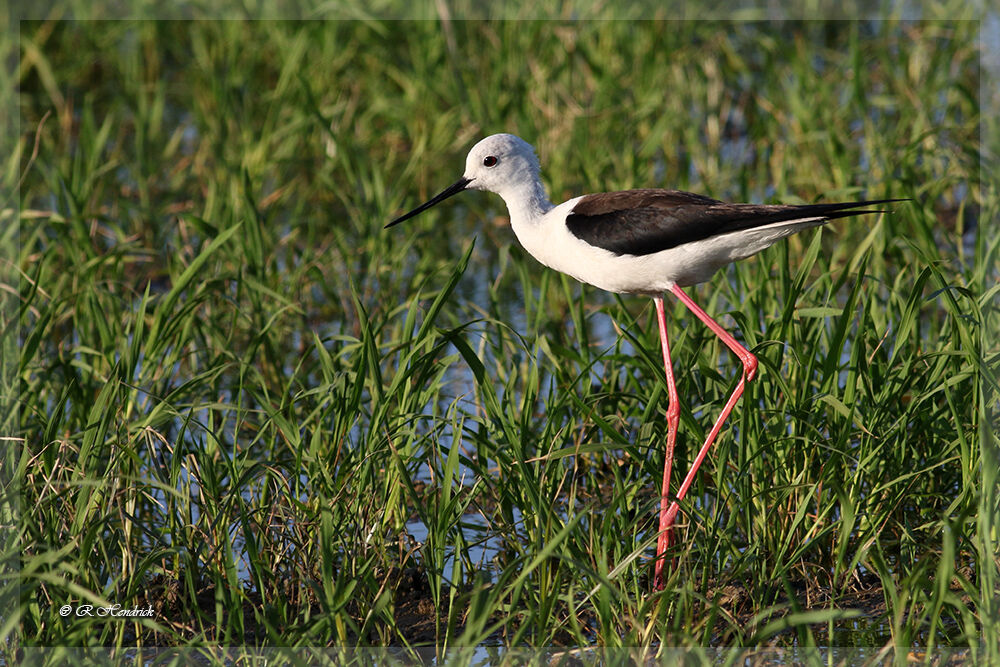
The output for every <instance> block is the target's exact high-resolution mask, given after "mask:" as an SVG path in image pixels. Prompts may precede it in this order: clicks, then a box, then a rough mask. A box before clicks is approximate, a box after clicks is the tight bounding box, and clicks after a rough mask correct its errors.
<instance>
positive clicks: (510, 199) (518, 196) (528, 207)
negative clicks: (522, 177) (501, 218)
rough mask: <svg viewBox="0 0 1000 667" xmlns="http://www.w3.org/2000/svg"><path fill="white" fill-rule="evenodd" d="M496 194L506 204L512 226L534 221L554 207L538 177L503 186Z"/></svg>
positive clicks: (528, 223)
mask: <svg viewBox="0 0 1000 667" xmlns="http://www.w3.org/2000/svg"><path fill="white" fill-rule="evenodd" d="M497 194H499V195H500V196H501V197H503V200H504V203H506V204H507V211H508V212H509V213H510V224H511V225H512V226H514V227H520V226H521V225H530V224H533V223H536V222H538V220H539V219H541V217H542V216H543V215H545V214H546V213H548V212H549V211H551V210H552V209H553V208H554V205H553V204H552V202H550V201H549V198H548V196H547V195H546V194H545V186H544V185H542V182H541V180H539V179H538V178H533V179H531V180H530V181H525V182H522V183H519V184H517V185H514V186H511V187H508V188H504V191H503V192H500V193H497Z"/></svg>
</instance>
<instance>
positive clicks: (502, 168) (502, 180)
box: [465, 134, 539, 199]
mask: <svg viewBox="0 0 1000 667" xmlns="http://www.w3.org/2000/svg"><path fill="white" fill-rule="evenodd" d="M538 172H539V166H538V157H536V156H535V149H534V148H532V147H531V144H529V143H528V142H527V141H525V140H524V139H521V138H520V137H515V136H514V135H513V134H493V135H490V136H488V137H486V138H485V139H483V140H482V141H480V142H479V143H478V144H476V145H475V146H473V147H472V150H471V151H469V156H468V157H467V158H465V178H467V179H468V180H469V183H468V185H466V187H467V188H468V189H470V190H487V191H489V192H495V193H497V194H499V195H501V196H503V195H504V194H505V192H506V191H508V190H510V189H511V188H518V187H524V186H525V185H530V184H533V183H535V182H536V181H537V180H538ZM504 198H505V199H506V197H504Z"/></svg>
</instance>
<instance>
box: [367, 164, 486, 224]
mask: <svg viewBox="0 0 1000 667" xmlns="http://www.w3.org/2000/svg"><path fill="white" fill-rule="evenodd" d="M471 182H472V179H471V178H464V177H463V178H460V179H458V180H457V181H455V182H454V183H453V184H452V185H450V186H449V187H448V188H447V189H446V190H444V192H442V193H441V194H439V195H437V196H435V197H434V198H433V199H430V200H428V201H426V202H424V203H423V204H421V205H420V206H418V207H416V208H415V209H413V210H412V211H410V212H409V213H407V214H405V215H401V216H399V217H398V218H396V219H395V220H393V221H392V222H390V223H389V224H388V225H386V226H385V227H383V229H389V228H390V227H392V226H393V225H398V224H399V223H401V222H403V221H404V220H409V219H410V218H412V217H413V216H415V215H418V214H420V213H423V212H424V211H426V210H427V209H429V208H430V207H431V206H434V204H440V203H441V202H443V201H444V200H445V199H447V198H448V197H450V196H452V195H457V194H458V193H459V192H461V191H462V190H464V189H465V188H466V187H467V186H468V185H469V183H471Z"/></svg>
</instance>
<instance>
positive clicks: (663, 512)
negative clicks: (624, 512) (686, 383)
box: [653, 285, 757, 590]
mask: <svg viewBox="0 0 1000 667" xmlns="http://www.w3.org/2000/svg"><path fill="white" fill-rule="evenodd" d="M671 291H672V292H673V293H674V295H676V296H677V298H678V299H680V301H681V303H683V304H684V305H685V306H687V307H688V309H689V310H690V311H691V312H692V313H694V314H695V316H697V318H698V319H699V320H701V321H702V322H704V323H705V326H707V327H708V328H709V329H711V330H712V331H713V332H714V333H715V335H716V336H718V337H719V338H721V339H722V342H723V343H725V344H726V346H727V347H728V348H729V349H730V350H732V351H733V353H734V354H735V355H736V356H737V357H739V358H740V361H741V362H743V377H741V378H740V381H739V383H738V384H737V385H736V389H734V390H733V393H732V395H731V396H730V397H729V400H728V401H726V405H725V406H724V407H723V408H722V412H721V413H720V414H719V418H718V419H716V420H715V424H714V425H713V426H712V430H711V431H710V432H709V434H708V437H707V438H705V444H703V445H702V446H701V449H700V450H699V451H698V456H696V457H695V459H694V463H692V464H691V469H690V470H689V471H688V474H687V476H686V477H685V478H684V481H683V482H682V483H681V487H680V488H679V489H678V490H677V498H676V499H675V500H674V502H673V503H671V504H670V506H669V507H668V508H664V505H665V504H666V501H667V488H666V484H667V479H666V478H664V482H663V483H664V489H663V493H662V497H661V501H660V502H661V505H660V539H659V542H658V544H657V556H658V557H661V558H660V559H659V560H658V561H657V563H656V575H655V576H654V577H653V586H654V587H655V588H656V589H657V590H660V589H662V587H663V578H662V576H661V574H662V572H661V568H662V565H663V558H662V556H663V553H664V550H665V548H666V546H669V544H670V537H669V536H670V530H671V527H672V526H673V523H674V519H675V518H676V517H677V512H678V510H679V509H680V505H679V504H678V503H680V501H682V500H684V496H686V495H687V492H688V489H690V488H691V484H693V483H694V476H695V474H696V473H697V472H698V468H699V467H700V466H701V462H702V461H704V460H705V455H706V454H708V450H709V448H710V447H711V446H712V443H713V442H715V438H716V436H718V435H719V431H721V430H722V425H723V423H725V421H726V418H727V417H729V413H730V412H732V411H733V407H734V406H735V405H736V402H737V401H738V400H739V399H740V396H742V395H743V389H744V388H745V386H746V383H747V382H749V381H750V380H752V379H754V376H756V375H757V357H755V356H754V355H753V353H752V352H750V350H748V349H746V348H745V347H743V346H742V345H740V343H739V341H737V340H736V339H735V338H733V337H732V336H731V335H730V334H729V332H727V331H726V330H725V329H723V328H722V326H721V325H720V324H719V323H718V322H716V321H715V320H713V319H712V318H711V316H710V315H709V314H708V313H706V312H705V311H704V310H702V309H701V308H700V307H699V306H698V304H696V303H695V302H694V301H693V300H692V299H691V297H689V296H688V295H687V294H686V293H685V292H684V290H682V289H681V288H680V287H677V286H676V285H675V286H674V287H673V288H672V289H671ZM661 307H662V305H661ZM662 326H663V325H661V333H660V342H661V343H663V344H664V357H665V358H666V357H667V353H666V333H665V331H664V329H663V328H662ZM671 375H672V373H671V372H670V371H668V376H671ZM672 379H673V378H672V377H671V381H672ZM669 383H670V381H668V384H669ZM668 409H669V408H668ZM668 420H669V412H668ZM673 430H674V429H673V428H672V429H671V432H673ZM667 447H668V456H669V457H670V458H672V457H673V437H672V436H669V435H668V439H667ZM670 465H671V463H669V462H668V464H667V470H669V466H670ZM664 535H666V539H664ZM661 547H662V548H661Z"/></svg>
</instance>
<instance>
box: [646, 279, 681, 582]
mask: <svg viewBox="0 0 1000 667" xmlns="http://www.w3.org/2000/svg"><path fill="white" fill-rule="evenodd" d="M653 302H654V303H655V304H656V322H657V324H658V325H659V327H660V347H661V348H662V350H663V369H664V370H665V371H666V373H667V449H666V456H665V457H664V462H663V488H662V491H661V492H660V535H659V538H658V539H657V542H656V570H655V574H654V575H653V588H654V589H656V590H658V591H660V590H663V563H664V562H665V560H666V553H667V549H669V548H670V533H671V531H670V524H671V523H672V521H671V520H668V518H667V517H668V511H669V507H670V471H671V468H672V466H673V463H674V443H675V442H676V441H677V424H678V421H679V420H680V416H681V409H680V403H679V402H678V401H677V384H676V382H675V381H674V369H673V365H672V364H671V363H670V343H669V341H668V340H667V318H666V315H665V314H664V312H663V298H662V297H656V298H654V299H653ZM675 514H676V512H675Z"/></svg>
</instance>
